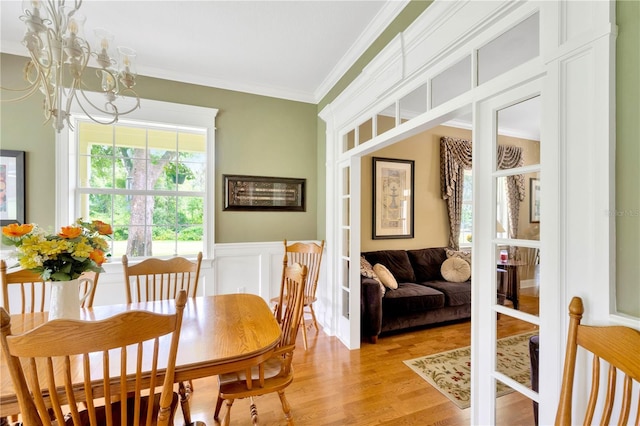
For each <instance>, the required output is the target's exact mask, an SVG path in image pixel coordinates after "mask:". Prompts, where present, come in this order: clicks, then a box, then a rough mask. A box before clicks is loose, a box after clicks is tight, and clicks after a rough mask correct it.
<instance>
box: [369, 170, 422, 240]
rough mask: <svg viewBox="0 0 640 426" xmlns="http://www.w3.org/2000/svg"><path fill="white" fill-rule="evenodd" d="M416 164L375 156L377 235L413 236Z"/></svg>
mask: <svg viewBox="0 0 640 426" xmlns="http://www.w3.org/2000/svg"><path fill="white" fill-rule="evenodd" d="M413 166H414V161H413V160H396V159H392V158H379V157H373V197H372V198H373V209H372V210H373V239H385V238H387V239H389V238H413V204H414V203H413V183H414V182H413V181H414V172H413Z"/></svg>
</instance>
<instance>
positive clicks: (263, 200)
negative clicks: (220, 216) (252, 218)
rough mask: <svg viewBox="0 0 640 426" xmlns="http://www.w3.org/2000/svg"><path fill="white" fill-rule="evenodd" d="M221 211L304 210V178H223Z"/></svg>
mask: <svg viewBox="0 0 640 426" xmlns="http://www.w3.org/2000/svg"><path fill="white" fill-rule="evenodd" d="M223 177H224V192H223V193H224V210H235V211H243V210H244V211H251V210H253V211H291V212H303V211H305V183H306V179H297V178H281V177H266V176H240V175H224V176H223Z"/></svg>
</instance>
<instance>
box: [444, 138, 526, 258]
mask: <svg viewBox="0 0 640 426" xmlns="http://www.w3.org/2000/svg"><path fill="white" fill-rule="evenodd" d="M471 148H472V143H471V141H468V140H465V139H457V138H450V137H447V136H443V137H442V138H440V188H441V192H442V199H443V200H445V201H446V202H447V211H448V213H449V247H451V248H453V249H454V250H458V249H459V245H458V235H459V234H460V222H461V217H462V185H463V182H464V170H465V169H470V168H471V165H472V162H471V158H472V157H471ZM523 161H524V159H523V158H522V148H520V147H517V146H511V145H498V156H497V162H496V163H497V166H498V169H512V168H514V167H521V166H522V164H523ZM524 195H525V190H524V176H523V175H515V176H509V177H507V208H508V211H509V224H508V233H509V237H510V238H515V237H516V234H517V232H518V213H519V212H520V202H521V201H523V200H524Z"/></svg>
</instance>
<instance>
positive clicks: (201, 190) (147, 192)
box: [76, 120, 207, 257]
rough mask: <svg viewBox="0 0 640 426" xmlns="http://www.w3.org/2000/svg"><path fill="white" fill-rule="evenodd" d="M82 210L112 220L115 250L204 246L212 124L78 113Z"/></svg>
mask: <svg viewBox="0 0 640 426" xmlns="http://www.w3.org/2000/svg"><path fill="white" fill-rule="evenodd" d="M76 128H77V131H76V133H77V137H76V141H77V153H78V155H77V157H76V158H77V161H78V168H77V170H78V174H77V179H78V181H77V186H76V198H77V199H78V203H77V206H76V211H77V212H78V213H77V216H79V217H85V218H91V219H99V220H102V221H105V222H107V223H111V224H112V226H113V229H114V234H113V247H112V251H111V252H112V254H113V255H114V256H117V257H119V256H122V255H123V254H127V256H130V257H139V256H170V255H174V254H181V255H189V254H195V253H198V252H199V251H203V249H204V247H203V236H204V231H203V224H204V206H205V189H206V170H207V164H206V158H207V155H206V154H207V149H206V137H205V136H206V131H205V129H189V128H179V127H176V126H162V127H160V126H158V125H153V124H145V123H141V124H139V125H136V124H135V123H127V124H115V125H112V126H105V125H102V124H96V123H93V122H90V121H88V120H79V121H78V122H77V124H76Z"/></svg>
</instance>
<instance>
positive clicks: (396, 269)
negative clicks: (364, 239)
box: [362, 250, 416, 283]
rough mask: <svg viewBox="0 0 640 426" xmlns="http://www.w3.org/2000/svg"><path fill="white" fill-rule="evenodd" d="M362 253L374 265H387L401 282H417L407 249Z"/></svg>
mask: <svg viewBox="0 0 640 426" xmlns="http://www.w3.org/2000/svg"><path fill="white" fill-rule="evenodd" d="M362 254H363V255H364V257H365V258H366V259H367V260H368V261H369V263H371V264H372V265H375V264H376V263H380V264H382V265H384V266H386V267H387V269H388V270H389V272H391V274H392V275H393V277H394V278H395V279H396V281H398V282H399V283H415V282H416V276H415V274H414V273H413V267H412V266H411V262H409V256H407V252H406V251H405V250H379V251H370V252H366V253H362Z"/></svg>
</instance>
